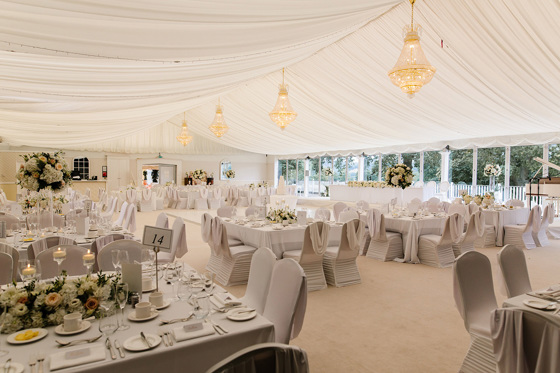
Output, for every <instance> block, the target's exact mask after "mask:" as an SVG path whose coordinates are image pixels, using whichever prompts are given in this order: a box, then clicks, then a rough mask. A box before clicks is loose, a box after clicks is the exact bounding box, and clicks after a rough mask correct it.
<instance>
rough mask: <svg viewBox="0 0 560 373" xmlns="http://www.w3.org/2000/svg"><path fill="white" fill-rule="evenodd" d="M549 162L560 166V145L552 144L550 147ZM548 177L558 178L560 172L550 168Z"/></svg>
mask: <svg viewBox="0 0 560 373" xmlns="http://www.w3.org/2000/svg"><path fill="white" fill-rule="evenodd" d="M548 161H549V162H551V163H554V164H556V165H558V166H560V144H550V145H549V146H548ZM548 176H553V177H558V176H560V171H558V170H555V169H554V168H552V167H549V168H548Z"/></svg>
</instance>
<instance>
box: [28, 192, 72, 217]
mask: <svg viewBox="0 0 560 373" xmlns="http://www.w3.org/2000/svg"><path fill="white" fill-rule="evenodd" d="M51 198H52V202H53V208H54V209H55V212H56V213H61V212H62V206H63V205H64V204H65V203H68V200H67V199H66V196H65V195H64V194H62V193H58V194H54V195H52V196H51V193H50V192H48V191H46V190H41V191H40V192H31V193H30V194H29V195H27V196H25V197H23V198H21V199H20V200H19V202H18V203H19V205H20V206H21V208H22V210H23V211H28V210H29V209H31V208H33V207H38V208H40V209H41V210H44V209H46V208H47V207H48V205H49V200H50V199H51Z"/></svg>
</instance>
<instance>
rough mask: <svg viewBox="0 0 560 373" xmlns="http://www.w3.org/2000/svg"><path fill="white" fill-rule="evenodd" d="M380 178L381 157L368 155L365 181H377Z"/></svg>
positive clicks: (365, 158)
mask: <svg viewBox="0 0 560 373" xmlns="http://www.w3.org/2000/svg"><path fill="white" fill-rule="evenodd" d="M378 177H379V156H377V155H366V156H365V157H364V180H366V181H377V180H378Z"/></svg>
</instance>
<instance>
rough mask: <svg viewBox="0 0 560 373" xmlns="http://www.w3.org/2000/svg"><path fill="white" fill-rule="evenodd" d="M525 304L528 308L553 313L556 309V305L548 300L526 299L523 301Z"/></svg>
mask: <svg viewBox="0 0 560 373" xmlns="http://www.w3.org/2000/svg"><path fill="white" fill-rule="evenodd" d="M523 304H524V305H526V306H527V307H531V308H536V309H539V310H547V311H551V310H555V309H556V304H555V303H552V302H549V301H546V300H536V299H526V300H524V301H523Z"/></svg>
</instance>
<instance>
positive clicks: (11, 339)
mask: <svg viewBox="0 0 560 373" xmlns="http://www.w3.org/2000/svg"><path fill="white" fill-rule="evenodd" d="M28 330H32V331H34V332H39V334H37V335H36V336H35V337H33V338H31V339H28V340H25V341H16V335H18V334H21V333H25V332H26V331H28ZM47 334H49V331H48V330H47V329H43V328H32V329H25V330H20V331H19V332H15V333H13V334H10V335H9V336H8V338H7V339H6V341H7V342H8V343H10V344H13V345H23V344H26V343H31V342H36V341H38V340H40V339H43V338H45V337H46V336H47Z"/></svg>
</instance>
